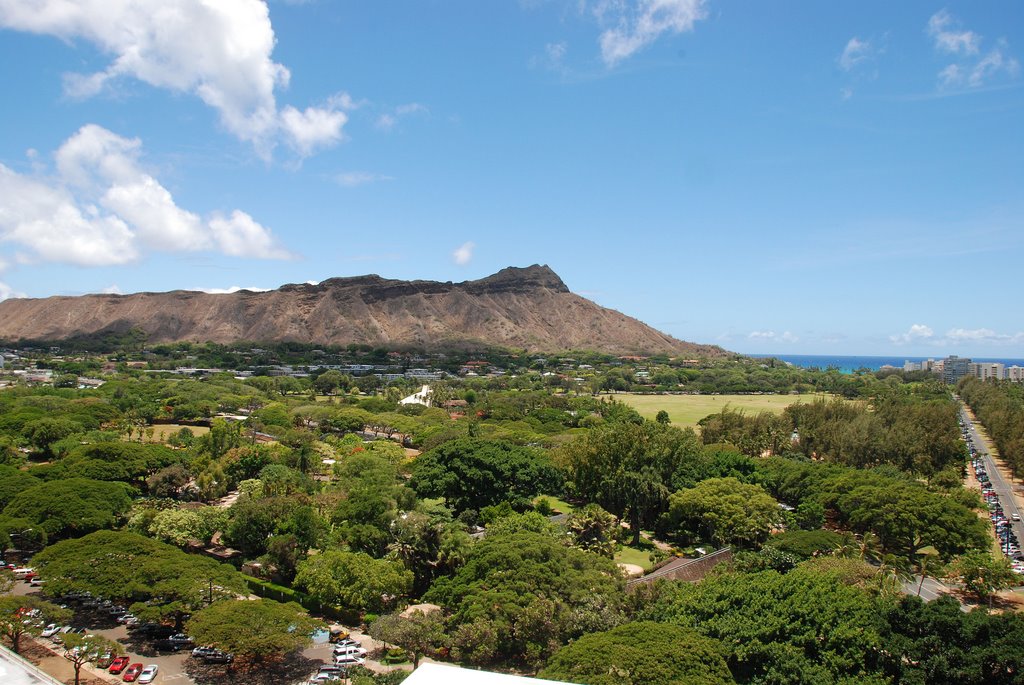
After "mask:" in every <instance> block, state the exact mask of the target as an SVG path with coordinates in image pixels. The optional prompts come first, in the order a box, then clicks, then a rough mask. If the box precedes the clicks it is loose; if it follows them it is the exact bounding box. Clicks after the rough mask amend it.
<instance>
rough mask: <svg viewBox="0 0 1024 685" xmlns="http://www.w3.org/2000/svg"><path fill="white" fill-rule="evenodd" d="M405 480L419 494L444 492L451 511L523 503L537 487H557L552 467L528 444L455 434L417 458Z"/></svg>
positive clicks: (540, 489)
mask: <svg viewBox="0 0 1024 685" xmlns="http://www.w3.org/2000/svg"><path fill="white" fill-rule="evenodd" d="M412 475H413V477H412V481H411V485H412V487H413V488H415V490H416V491H417V492H418V493H419V494H420V496H423V497H444V498H445V502H446V503H447V504H448V506H449V507H451V508H452V509H453V510H454V511H456V512H461V511H464V510H466V509H476V510H479V509H481V508H483V507H488V506H493V505H495V504H498V503H499V502H505V501H507V502H510V503H512V504H513V505H514V506H522V507H524V508H525V507H526V506H527V505H528V503H529V502H530V501H531V500H532V499H533V497H534V496H535V495H537V493H539V492H554V491H557V490H558V489H559V487H560V481H561V477H560V474H559V472H558V469H556V468H555V466H554V464H553V463H552V462H551V461H550V460H549V459H548V458H547V456H546V455H545V454H544V453H543V452H541V451H539V450H537V449H533V448H530V447H520V446H518V445H513V444H511V443H508V442H504V441H497V440H482V439H474V438H461V439H459V440H452V441H451V442H447V443H445V444H443V445H441V446H440V447H437V448H435V449H433V450H431V451H429V452H427V453H425V454H423V455H421V456H420V457H419V458H417V460H416V462H415V464H414V465H413V474H412Z"/></svg>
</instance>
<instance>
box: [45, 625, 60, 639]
mask: <svg viewBox="0 0 1024 685" xmlns="http://www.w3.org/2000/svg"><path fill="white" fill-rule="evenodd" d="M61 628H62V626H60V625H58V624H56V623H51V624H50V625H48V626H46V628H44V629H43V632H41V633H39V635H40V636H41V637H53V636H54V635H56V634H57V633H59V632H60V629H61Z"/></svg>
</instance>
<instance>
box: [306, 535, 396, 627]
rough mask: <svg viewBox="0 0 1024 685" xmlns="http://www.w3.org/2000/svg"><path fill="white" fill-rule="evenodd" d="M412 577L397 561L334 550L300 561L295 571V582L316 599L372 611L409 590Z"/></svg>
mask: <svg viewBox="0 0 1024 685" xmlns="http://www.w3.org/2000/svg"><path fill="white" fill-rule="evenodd" d="M412 580H413V576H412V573H411V572H409V571H407V570H406V569H405V566H404V565H403V564H401V563H400V562H397V561H390V560H387V559H374V558H373V557H371V556H369V555H368V554H363V553H361V552H342V551H338V550H330V551H327V552H324V553H322V554H317V555H315V556H312V557H309V558H308V559H306V560H305V561H302V562H300V563H299V565H298V569H297V572H296V574H295V584H296V585H298V586H300V587H304V588H306V591H307V592H309V594H310V595H311V596H312V597H314V598H315V599H316V600H317V601H319V602H323V603H324V604H333V605H337V606H341V607H343V608H345V609H348V610H351V611H367V612H373V613H379V612H381V611H385V610H387V609H389V608H391V607H393V606H394V605H395V603H396V602H398V600H399V599H400V598H401V597H403V596H405V595H406V594H407V593H408V592H409V589H410V588H411V587H412Z"/></svg>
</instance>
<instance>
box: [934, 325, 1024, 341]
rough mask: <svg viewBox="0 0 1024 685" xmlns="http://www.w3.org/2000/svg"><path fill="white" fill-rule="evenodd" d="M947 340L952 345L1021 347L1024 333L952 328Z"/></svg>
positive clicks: (948, 332) (989, 329)
mask: <svg viewBox="0 0 1024 685" xmlns="http://www.w3.org/2000/svg"><path fill="white" fill-rule="evenodd" d="M945 339H946V340H947V341H948V342H949V343H951V344H956V343H964V342H972V343H987V344H995V345H1019V344H1021V343H1022V342H1024V332H1019V333H997V332H996V331H994V330H992V329H991V328H973V329H970V328H951V329H949V330H948V331H946V335H945Z"/></svg>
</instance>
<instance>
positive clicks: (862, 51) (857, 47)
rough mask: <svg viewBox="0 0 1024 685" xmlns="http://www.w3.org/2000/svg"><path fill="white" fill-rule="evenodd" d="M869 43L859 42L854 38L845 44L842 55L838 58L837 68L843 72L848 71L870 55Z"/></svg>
mask: <svg viewBox="0 0 1024 685" xmlns="http://www.w3.org/2000/svg"><path fill="white" fill-rule="evenodd" d="M871 52H872V49H871V43H870V41H866V40H860V39H859V38H857V37H856V36H854V37H853V38H851V39H850V40H848V41H847V42H846V47H845V48H843V54H841V55H840V56H839V66H840V67H841V68H842V69H843V71H850V70H851V69H853V68H854V67H855V66H857V65H858V64H860V63H861V62H863V61H864V60H866V59H867V58H868V57H869V56H870V55H871Z"/></svg>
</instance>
